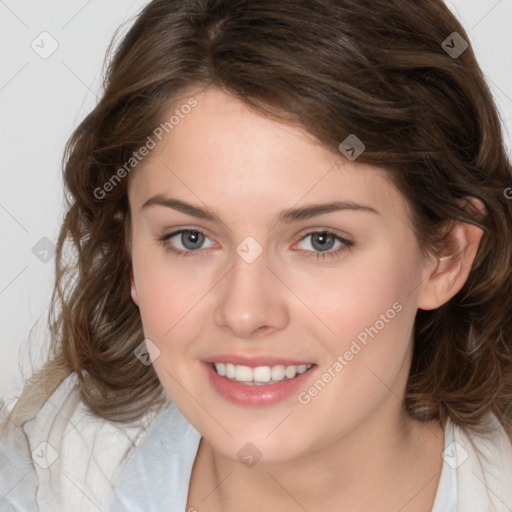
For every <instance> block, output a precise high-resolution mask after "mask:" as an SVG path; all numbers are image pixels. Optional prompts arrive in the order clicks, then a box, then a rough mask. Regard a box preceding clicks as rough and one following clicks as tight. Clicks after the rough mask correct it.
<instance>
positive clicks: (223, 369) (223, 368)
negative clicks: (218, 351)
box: [215, 363, 226, 377]
mask: <svg viewBox="0 0 512 512" xmlns="http://www.w3.org/2000/svg"><path fill="white" fill-rule="evenodd" d="M215 368H216V369H217V373H218V374H219V375H220V376H221V377H225V376H226V365H225V364H224V363H217V364H216V365H215Z"/></svg>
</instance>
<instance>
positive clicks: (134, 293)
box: [130, 269, 139, 306]
mask: <svg viewBox="0 0 512 512" xmlns="http://www.w3.org/2000/svg"><path fill="white" fill-rule="evenodd" d="M130 285H131V295H132V300H133V302H135V304H137V306H138V305H139V301H138V297H137V289H136V288H135V279H134V277H133V269H130Z"/></svg>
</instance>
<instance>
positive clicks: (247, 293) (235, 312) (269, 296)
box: [215, 237, 288, 338]
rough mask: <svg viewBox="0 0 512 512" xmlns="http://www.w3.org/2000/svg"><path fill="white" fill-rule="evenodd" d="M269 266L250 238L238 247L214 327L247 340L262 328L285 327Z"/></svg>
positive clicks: (285, 315) (283, 310)
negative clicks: (217, 326)
mask: <svg viewBox="0 0 512 512" xmlns="http://www.w3.org/2000/svg"><path fill="white" fill-rule="evenodd" d="M268 265H269V262H268V257H267V253H266V252H265V251H264V250H263V247H262V246H261V245H260V244H258V243H257V242H256V240H255V239H253V238H252V237H247V238H246V239H244V240H243V241H242V242H241V243H240V244H239V245H238V246H237V248H236V254H235V255H234V257H233V267H232V269H231V271H230V272H229V273H228V275H227V276H226V279H225V280H224V283H223V286H221V288H220V290H221V297H220V298H219V301H218V303H217V305H216V310H215V321H216V323H217V324H218V325H219V326H221V327H224V328H229V329H230V330H231V331H232V332H233V333H234V334H235V335H236V336H237V337H240V338H249V337H251V336H252V335H253V333H254V332H255V331H257V330H263V329H262V328H265V330H269V328H270V329H282V328H283V327H284V326H285V325H286V322H287V320H288V311H287V308H286V304H285V302H284V296H283V295H282V294H281V293H280V288H279V285H278V282H277V281H278V280H277V278H276V277H275V276H274V275H273V273H272V272H271V270H270V269H269V268H268ZM274 281H275V282H274Z"/></svg>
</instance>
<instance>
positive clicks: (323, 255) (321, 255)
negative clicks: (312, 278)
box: [158, 229, 354, 260]
mask: <svg viewBox="0 0 512 512" xmlns="http://www.w3.org/2000/svg"><path fill="white" fill-rule="evenodd" d="M181 233H200V234H202V235H203V236H205V237H207V238H209V237H208V235H207V234H206V233H204V232H203V231H201V230H200V229H180V230H178V231H173V232H172V233H168V234H165V235H163V236H162V237H159V238H158V240H159V242H160V244H161V245H162V246H163V247H164V249H165V250H166V251H169V252H171V253H173V254H174V255H175V256H180V257H186V256H200V257H202V256H204V255H205V251H204V250H200V249H198V250H195V251H193V250H188V251H184V250H182V249H176V248H175V247H172V246H171V245H169V244H168V243H167V240H169V239H170V238H172V237H174V236H176V235H179V234H181ZM315 233H321V234H324V235H332V236H333V237H334V238H335V239H336V240H338V241H340V242H341V243H342V244H343V245H342V246H341V247H340V248H338V249H337V250H335V251H332V252H314V251H301V252H304V253H307V254H305V257H306V258H316V259H322V260H324V259H327V258H335V257H337V256H340V254H341V253H342V252H345V251H346V250H351V249H352V247H353V245H354V242H352V241H350V240H347V239H346V238H343V237H340V236H339V235H337V234H336V233H334V232H333V231H329V230H328V229H323V230H314V231H309V232H308V233H306V234H305V235H304V236H303V237H302V238H301V239H300V240H299V242H302V240H304V239H305V238H307V237H308V236H310V235H314V234H315Z"/></svg>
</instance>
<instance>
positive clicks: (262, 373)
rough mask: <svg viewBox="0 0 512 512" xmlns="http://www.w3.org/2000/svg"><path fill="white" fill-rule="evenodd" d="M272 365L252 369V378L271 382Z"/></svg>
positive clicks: (257, 380)
mask: <svg viewBox="0 0 512 512" xmlns="http://www.w3.org/2000/svg"><path fill="white" fill-rule="evenodd" d="M270 375H271V370H270V366H258V367H257V368H254V370H253V371H252V377H253V378H252V380H255V381H256V382H270Z"/></svg>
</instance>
